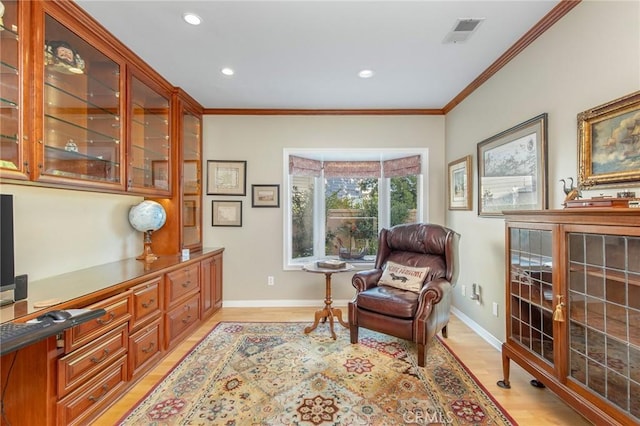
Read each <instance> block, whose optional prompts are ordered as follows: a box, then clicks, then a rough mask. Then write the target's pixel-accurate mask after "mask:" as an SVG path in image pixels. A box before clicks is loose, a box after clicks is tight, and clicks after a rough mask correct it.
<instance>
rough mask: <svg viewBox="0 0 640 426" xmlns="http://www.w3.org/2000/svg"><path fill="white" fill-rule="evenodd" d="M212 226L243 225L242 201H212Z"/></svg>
mask: <svg viewBox="0 0 640 426" xmlns="http://www.w3.org/2000/svg"><path fill="white" fill-rule="evenodd" d="M211 226H242V201H230V200H213V201H211Z"/></svg>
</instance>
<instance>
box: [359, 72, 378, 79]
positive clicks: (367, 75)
mask: <svg viewBox="0 0 640 426" xmlns="http://www.w3.org/2000/svg"><path fill="white" fill-rule="evenodd" d="M373 74H375V73H374V72H373V71H372V70H362V71H360V72H359V73H358V77H360V78H371V77H373Z"/></svg>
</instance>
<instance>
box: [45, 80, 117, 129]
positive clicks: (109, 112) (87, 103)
mask: <svg viewBox="0 0 640 426" xmlns="http://www.w3.org/2000/svg"><path fill="white" fill-rule="evenodd" d="M44 85H45V86H46V87H48V88H51V89H53V90H55V91H57V92H59V93H61V94H63V95H66V96H69V97H71V98H72V99H74V100H76V101H79V102H81V103H82V104H83V106H87V107H90V108H93V109H94V110H98V111H97V112H99V113H103V114H106V115H107V117H108V118H110V119H113V120H117V119H119V114H118V112H117V111H112V110H109V109H107V108H105V107H102V106H100V105H98V104H96V103H94V102H92V101H89V99H88V98H89V97H91V96H94V95H92V94H91V93H84V94H85V95H86V96H87V98H83V97H81V96H78V95H76V94H74V93H71V92H69V91H67V90H65V89H63V88H61V87H57V86H54V85H53V84H51V83H46V82H45V84H44ZM114 98H115V95H114ZM61 100H62V99H61ZM59 102H60V100H59ZM113 106H115V107H117V106H118V104H117V102H116V104H115V105H112V107H113ZM65 108H72V106H71V105H65ZM92 112H93V113H94V114H95V111H92ZM84 115H85V116H86V114H84Z"/></svg>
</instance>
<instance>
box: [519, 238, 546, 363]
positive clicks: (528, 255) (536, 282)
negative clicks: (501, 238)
mask: <svg viewBox="0 0 640 426" xmlns="http://www.w3.org/2000/svg"><path fill="white" fill-rule="evenodd" d="M509 235H510V238H509V244H510V245H509V255H510V259H511V260H510V265H509V268H510V282H509V285H510V288H509V297H510V309H511V312H510V313H509V316H510V327H509V333H510V334H509V336H508V337H509V339H511V340H512V341H515V342H516V343H518V344H520V345H522V346H524V347H525V348H526V349H527V350H528V351H530V352H532V353H534V354H535V355H536V356H537V357H538V358H540V359H541V360H543V361H545V362H546V363H548V364H549V365H550V366H553V364H554V336H553V296H554V292H553V274H552V267H553V264H552V255H553V252H552V231H551V230H543V229H525V228H516V227H512V228H509Z"/></svg>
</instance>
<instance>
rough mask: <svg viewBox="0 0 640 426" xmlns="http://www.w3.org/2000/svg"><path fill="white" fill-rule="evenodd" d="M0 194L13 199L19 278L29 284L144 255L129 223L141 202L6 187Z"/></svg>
mask: <svg viewBox="0 0 640 426" xmlns="http://www.w3.org/2000/svg"><path fill="white" fill-rule="evenodd" d="M0 192H1V193H3V194H13V195H14V200H13V204H14V205H13V210H14V238H15V266H16V275H21V274H28V275H29V280H30V281H34V280H38V279H41V278H46V277H51V276H54V275H59V274H63V273H65V272H70V271H75V270H78V269H83V268H88V267H90V266H95V265H101V264H104V263H109V262H114V261H116V260H120V259H125V258H129V257H134V256H137V255H138V254H140V253H141V252H142V234H141V233H139V232H137V231H135V230H134V229H133V228H132V227H131V225H129V219H128V218H129V208H130V207H131V206H132V205H134V204H137V203H139V202H140V201H142V198H141V197H133V196H125V195H112V194H99V193H94V192H84V191H68V190H64V189H51V188H38V187H33V186H22V185H7V184H2V185H0Z"/></svg>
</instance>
